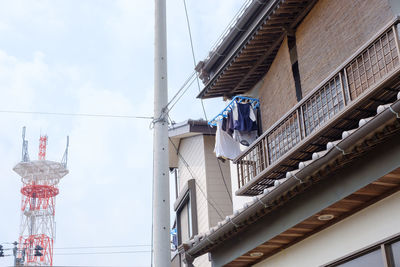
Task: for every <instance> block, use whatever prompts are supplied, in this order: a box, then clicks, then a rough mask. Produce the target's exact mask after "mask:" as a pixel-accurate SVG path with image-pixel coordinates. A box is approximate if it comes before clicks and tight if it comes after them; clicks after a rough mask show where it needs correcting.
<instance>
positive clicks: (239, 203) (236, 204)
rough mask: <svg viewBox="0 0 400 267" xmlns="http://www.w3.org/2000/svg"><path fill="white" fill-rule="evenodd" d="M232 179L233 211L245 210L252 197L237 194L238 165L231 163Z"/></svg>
mask: <svg viewBox="0 0 400 267" xmlns="http://www.w3.org/2000/svg"><path fill="white" fill-rule="evenodd" d="M230 169H231V177H232V178H231V179H232V195H233V210H238V209H241V208H243V205H244V203H246V202H249V201H251V200H252V199H251V197H245V196H237V195H236V194H235V192H236V191H237V190H238V189H239V185H238V177H237V167H236V164H233V163H232V161H231V162H230Z"/></svg>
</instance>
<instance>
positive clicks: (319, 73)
mask: <svg viewBox="0 0 400 267" xmlns="http://www.w3.org/2000/svg"><path fill="white" fill-rule="evenodd" d="M391 19H393V13H392V12H391V9H390V6H389V3H388V0H320V1H318V2H317V4H316V5H315V6H314V8H313V9H312V10H311V11H310V13H309V14H308V15H307V16H306V18H305V19H304V20H303V22H302V23H301V24H300V25H299V27H298V28H297V31H296V39H297V42H296V43H297V54H298V61H299V70H300V77H301V85H302V89H303V97H304V96H306V95H307V93H309V92H310V91H311V90H313V89H314V88H315V87H316V86H317V85H318V84H319V83H321V82H322V81H323V80H324V79H325V78H327V76H328V75H329V74H330V73H332V72H333V71H334V70H335V69H336V68H337V67H339V66H340V65H341V64H342V63H343V62H344V61H345V60H346V59H348V58H349V57H350V56H351V55H352V54H353V53H354V52H356V50H357V49H358V48H359V47H360V46H362V45H363V44H364V43H365V42H367V41H368V40H369V39H370V38H371V37H372V36H373V35H374V34H376V33H377V31H378V30H380V29H381V28H382V27H383V26H385V24H387V23H388V22H389V21H390V20H391Z"/></svg>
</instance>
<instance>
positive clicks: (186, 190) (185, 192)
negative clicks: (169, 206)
mask: <svg viewBox="0 0 400 267" xmlns="http://www.w3.org/2000/svg"><path fill="white" fill-rule="evenodd" d="M186 205H188V207H187V218H188V221H187V223H188V234H189V239H191V238H193V237H194V236H195V235H197V234H198V225H197V208H196V181H195V180H194V179H190V180H188V181H187V183H186V184H185V186H184V187H183V189H182V191H181V192H180V193H179V195H178V198H177V200H176V201H175V203H174V211H175V213H176V225H177V235H178V246H180V245H181V244H182V234H181V229H182V228H181V218H180V213H181V211H182V209H183V208H184V207H185V206H186Z"/></svg>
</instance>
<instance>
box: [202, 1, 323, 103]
mask: <svg viewBox="0 0 400 267" xmlns="http://www.w3.org/2000/svg"><path fill="white" fill-rule="evenodd" d="M316 1H317V0H301V1H299V0H271V1H268V0H267V1H263V2H261V1H253V3H252V4H251V5H250V6H249V7H248V8H247V10H246V11H245V12H244V14H243V16H242V17H241V19H239V20H238V22H237V24H236V25H235V27H233V28H232V29H231V32H230V34H229V35H228V36H227V37H226V38H225V39H224V40H223V41H222V43H221V44H220V45H219V47H218V48H216V49H215V50H214V51H212V52H210V53H211V56H210V57H209V58H207V59H206V60H205V61H202V62H200V63H199V64H198V66H197V68H196V70H197V71H198V72H199V76H200V78H202V80H203V83H205V87H204V89H203V90H202V91H201V92H200V94H199V95H198V97H199V98H212V97H220V96H224V97H232V96H233V95H237V94H241V93H244V92H246V91H248V90H250V89H251V88H252V87H253V86H254V85H255V84H256V83H257V82H258V81H259V80H260V79H261V78H262V77H263V76H264V75H265V74H266V73H267V71H268V69H269V68H270V66H271V64H272V62H273V60H274V58H275V56H276V54H277V52H278V49H279V47H280V44H281V43H282V40H283V39H284V37H285V36H286V34H287V32H291V31H292V30H293V29H294V28H295V27H296V25H298V24H299V22H300V21H301V20H302V19H303V18H304V17H305V16H306V14H307V13H308V12H309V11H310V9H311V8H312V7H313V6H314V4H315V3H316ZM237 29H240V31H238V30H237Z"/></svg>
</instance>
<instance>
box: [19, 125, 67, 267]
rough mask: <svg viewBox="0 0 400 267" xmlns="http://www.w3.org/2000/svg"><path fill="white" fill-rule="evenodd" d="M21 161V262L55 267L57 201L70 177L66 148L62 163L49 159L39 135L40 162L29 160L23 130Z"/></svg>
mask: <svg viewBox="0 0 400 267" xmlns="http://www.w3.org/2000/svg"><path fill="white" fill-rule="evenodd" d="M22 140H23V143H22V161H21V162H20V163H18V164H17V165H16V166H15V167H14V169H13V170H14V171H15V172H16V173H18V174H19V176H21V181H22V188H21V194H22V202H21V211H22V213H21V225H20V236H19V244H18V256H17V258H18V261H19V264H20V265H24V266H52V265H53V244H54V237H55V221H54V215H55V204H56V202H55V198H56V195H58V193H59V190H58V182H59V181H60V179H61V178H63V177H64V176H65V175H67V174H68V170H67V158H68V137H67V148H66V149H65V153H64V157H63V159H62V160H61V162H55V161H50V160H46V146H47V136H40V142H39V159H38V160H33V161H30V160H29V155H28V141H27V140H25V127H24V128H23V130H22Z"/></svg>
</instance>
